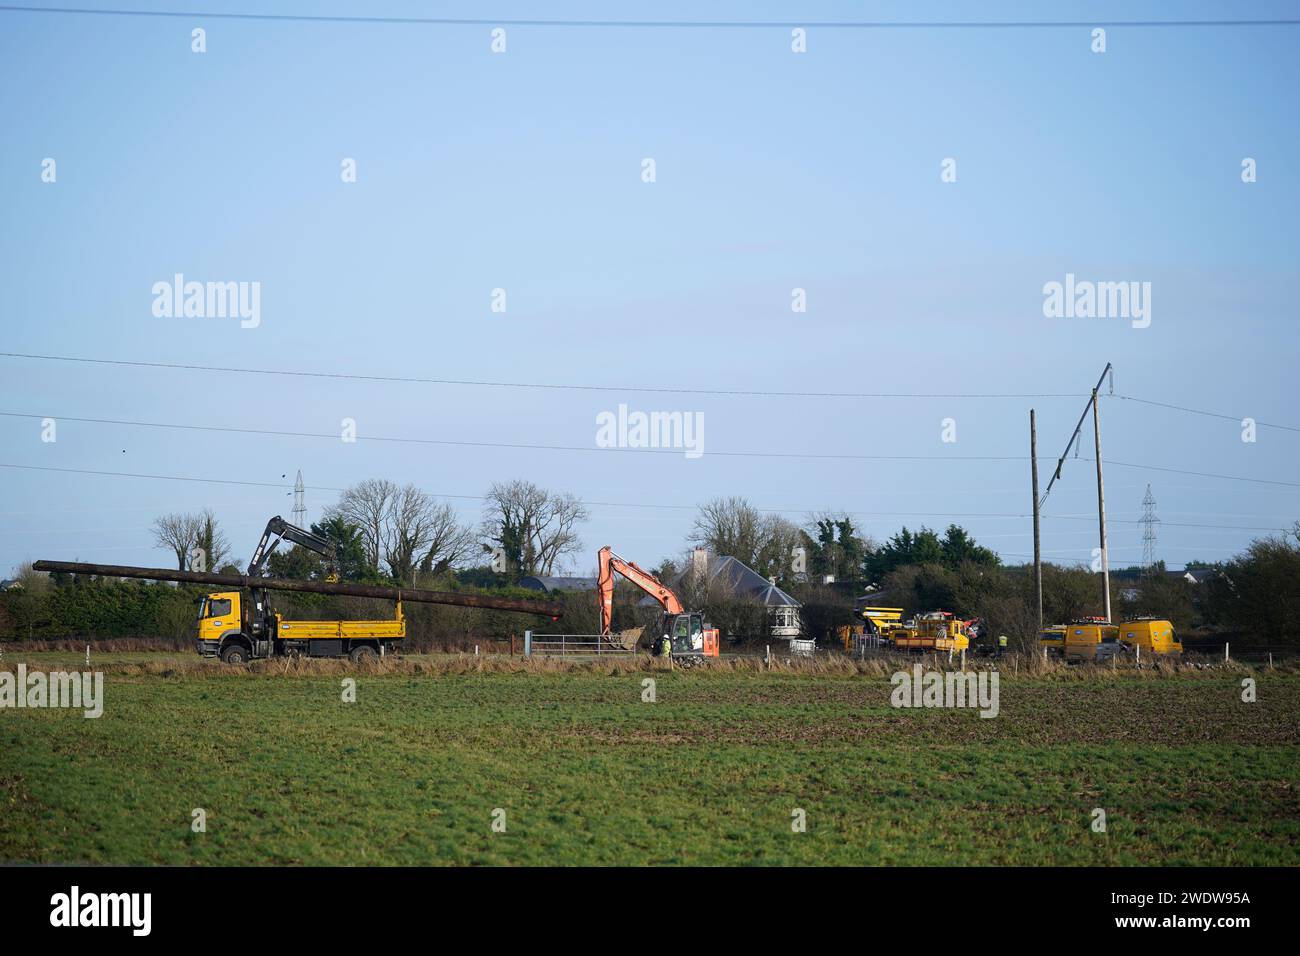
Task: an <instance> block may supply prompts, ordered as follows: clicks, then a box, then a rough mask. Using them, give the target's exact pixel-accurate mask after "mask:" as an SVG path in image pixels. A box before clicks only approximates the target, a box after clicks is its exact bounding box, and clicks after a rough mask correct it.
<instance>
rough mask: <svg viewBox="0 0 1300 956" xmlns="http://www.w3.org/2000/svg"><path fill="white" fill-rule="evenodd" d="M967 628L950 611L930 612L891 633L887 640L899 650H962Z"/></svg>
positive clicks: (965, 641) (968, 643)
mask: <svg viewBox="0 0 1300 956" xmlns="http://www.w3.org/2000/svg"><path fill="white" fill-rule="evenodd" d="M968 627H969V622H967V621H962V620H958V619H957V618H956V617H955V616H954V615H953V614H952V612H951V611H931V612H930V613H929V614H919V615H917V616H916V618H914V619H913V620H911V621H908V622H907V623H906V624H904V625H903V626H902V627H899V628H896V629H894V630H893V631H891V632H890V635H889V640H890V643H892V644H893V645H894V646H895V647H897V648H899V649H900V650H909V651H964V650H965V649H966V648H968V647H970V643H971V641H970V633H969V630H968Z"/></svg>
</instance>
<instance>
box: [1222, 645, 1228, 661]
mask: <svg viewBox="0 0 1300 956" xmlns="http://www.w3.org/2000/svg"><path fill="white" fill-rule="evenodd" d="M1223 659H1224V660H1225V661H1226V660H1228V659H1229V658H1228V645H1227V644H1224V645H1223Z"/></svg>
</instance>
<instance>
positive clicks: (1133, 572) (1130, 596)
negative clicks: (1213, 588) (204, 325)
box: [1110, 568, 1221, 601]
mask: <svg viewBox="0 0 1300 956" xmlns="http://www.w3.org/2000/svg"><path fill="white" fill-rule="evenodd" d="M1148 573H1149V572H1148V571H1147V569H1146V568H1118V569H1113V570H1112V571H1111V572H1110V579H1111V581H1112V582H1113V583H1114V584H1115V585H1116V586H1117V587H1118V588H1119V593H1120V596H1121V597H1122V598H1124V599H1125V600H1127V601H1134V600H1137V597H1138V582H1140V581H1141V580H1142V577H1143V576H1144V575H1146V574H1148ZM1220 573H1221V572H1220V571H1219V569H1218V568H1188V569H1185V570H1183V571H1168V570H1166V571H1165V572H1164V576H1165V577H1166V578H1167V579H1169V580H1171V581H1186V582H1187V583H1188V584H1191V585H1201V584H1205V583H1206V582H1207V581H1210V580H1213V579H1214V578H1216V577H1218V576H1219V574H1220Z"/></svg>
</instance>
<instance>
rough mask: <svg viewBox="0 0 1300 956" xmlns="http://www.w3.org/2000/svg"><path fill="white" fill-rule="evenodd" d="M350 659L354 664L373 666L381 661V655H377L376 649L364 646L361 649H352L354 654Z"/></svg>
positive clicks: (349, 656) (367, 645)
mask: <svg viewBox="0 0 1300 956" xmlns="http://www.w3.org/2000/svg"><path fill="white" fill-rule="evenodd" d="M348 658H349V659H350V660H351V661H352V663H353V664H373V663H374V662H375V661H377V660H379V655H378V654H377V653H375V649H374V648H373V647H371V646H370V645H369V644H362V645H361V646H360V647H354V648H352V653H351V654H349V655H348Z"/></svg>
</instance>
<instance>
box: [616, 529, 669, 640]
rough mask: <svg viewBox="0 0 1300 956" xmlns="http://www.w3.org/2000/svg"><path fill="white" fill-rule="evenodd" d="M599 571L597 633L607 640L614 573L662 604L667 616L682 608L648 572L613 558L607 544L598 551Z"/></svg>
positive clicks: (617, 557) (667, 588)
mask: <svg viewBox="0 0 1300 956" xmlns="http://www.w3.org/2000/svg"><path fill="white" fill-rule="evenodd" d="M599 561H600V570H599V573H598V576H597V578H596V587H597V589H598V591H599V600H600V633H601V636H602V637H608V636H609V632H610V628H611V627H612V626H613V621H614V572H615V571H617V572H618V573H619V574H621V575H623V577H625V578H627V579H628V580H629V581H631V582H632V583H633V584H635V585H636V586H637V587H639V588H640V589H641V590H642V591H644V592H645V593H646V594H649V595H650V596H651V597H652V598H654V599H655V600H656V601H658V602H659V603H660V604H662V605H663V608H664V611H666V612H667V613H668V614H681V613H682V612H683V611H684V610H685V608H684V607H683V606H682V602H681V599H680V598H678V597H677V595H676V594H675V593H674V592H673V590H672V588H670V587H668V586H667V585H666V584H664V583H663V582H662V581H660V580H659V579H658V578H657V577H655V576H654V575H653V574H651V573H650V572H649V571H646V570H643V569H642V568H639V567H637V565H636V563H635V562H632V561H624V560H623V559H622V558H620V557H619V556H618V555H616V554H615V553H614V552H613V550H612V549H611V548H610V547H609V545H605V547H603V548H601V549H600V559H599Z"/></svg>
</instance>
